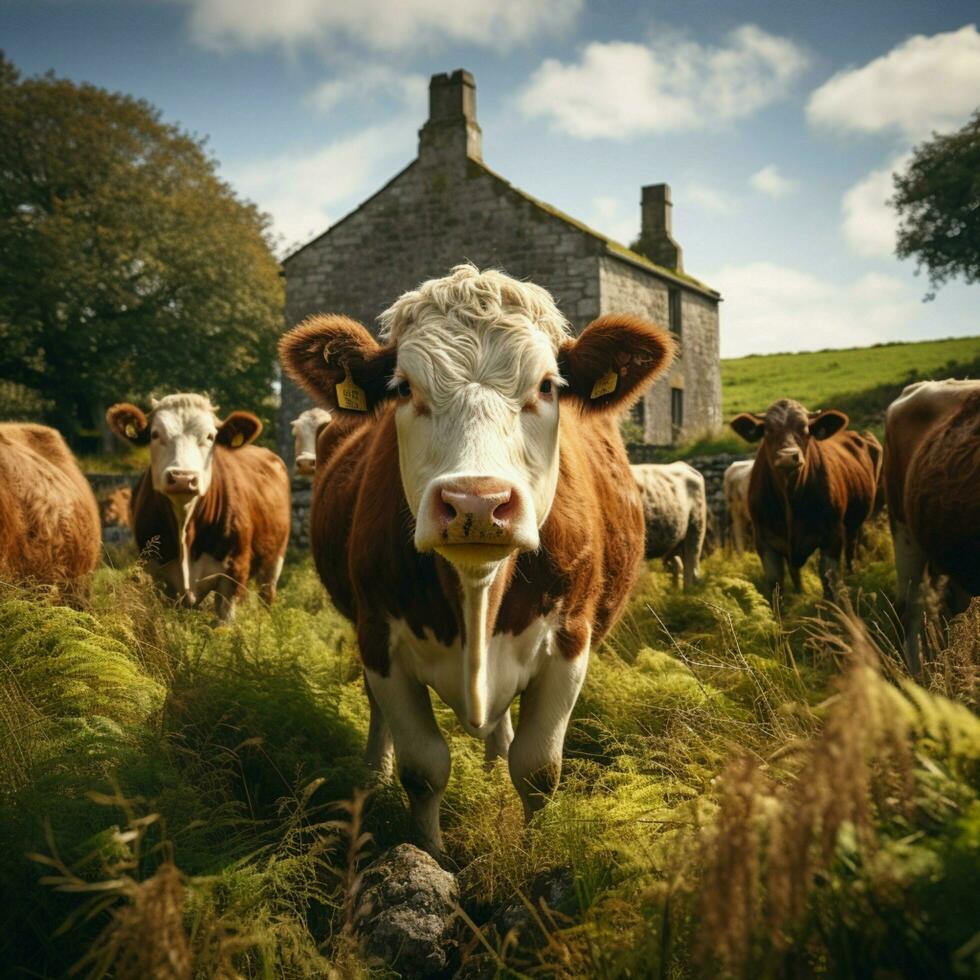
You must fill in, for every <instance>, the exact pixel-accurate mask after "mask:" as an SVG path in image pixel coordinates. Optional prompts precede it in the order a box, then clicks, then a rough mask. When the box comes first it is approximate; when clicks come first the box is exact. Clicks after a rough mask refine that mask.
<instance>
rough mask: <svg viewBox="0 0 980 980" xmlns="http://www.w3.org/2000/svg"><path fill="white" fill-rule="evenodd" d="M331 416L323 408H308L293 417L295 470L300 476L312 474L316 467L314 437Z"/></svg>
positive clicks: (291, 425)
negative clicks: (296, 416)
mask: <svg viewBox="0 0 980 980" xmlns="http://www.w3.org/2000/svg"><path fill="white" fill-rule="evenodd" d="M332 418H333V416H332V415H331V414H330V413H329V412H328V411H326V409H323V408H308V409H307V410H306V411H305V412H303V413H302V414H301V415H300V416H299V417H298V418H295V419H293V421H292V422H291V423H290V427H291V428H292V430H293V444H294V449H295V459H296V472H297V473H299V474H300V475H301V476H312V475H313V471H314V469H315V468H316V437H317V434H318V433H319V431H320V429H321V428H323V426H325V425H327V424H329V422H330V421H331V419H332Z"/></svg>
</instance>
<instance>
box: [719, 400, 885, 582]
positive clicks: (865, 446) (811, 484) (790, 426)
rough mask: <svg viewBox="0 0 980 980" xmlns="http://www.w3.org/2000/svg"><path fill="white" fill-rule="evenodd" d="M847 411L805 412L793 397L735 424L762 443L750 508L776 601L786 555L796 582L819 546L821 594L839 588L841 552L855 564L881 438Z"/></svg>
mask: <svg viewBox="0 0 980 980" xmlns="http://www.w3.org/2000/svg"><path fill="white" fill-rule="evenodd" d="M847 423H848V419H847V416H846V415H845V414H844V413H843V412H838V411H836V410H835V409H828V410H826V411H822V412H808V411H807V410H806V409H805V408H804V407H803V406H802V405H801V404H800V403H799V402H797V401H793V400H792V399H789V398H784V399H781V400H780V401H777V402H773V404H772V405H770V406H769V408H768V409H767V411H766V413H765V415H753V414H749V413H743V414H742V415H737V416H736V417H735V418H734V419H732V421H731V427H732V428H733V429H734V430H735V431H736V432H737V433H738V434H739V435H740V436H741V437H742V438H743V439H746V440H747V441H749V442H759V441H760V440H761V442H762V445H761V446H760V447H759V450H758V452H757V453H756V457H755V461H754V463H753V466H752V475H751V477H750V479H749V513H750V514H751V517H752V526H753V528H754V531H755V546H756V550H757V551H758V552H759V557H760V558H761V559H762V568H763V574H764V576H765V588H764V591H765V595H766V598H767V599H768V600H769V601H770V602H773V601H775V598H774V597H775V590H776V588H777V586H779V587H780V588H781V587H782V582H783V572H784V567H785V563H786V562H787V561H788V562H789V571H790V576H791V578H792V580H793V586H794V587H795V589H796V590H797V591H799V589H800V569H801V568H802V567H803V565H804V564H805V563H806V560H807V559H808V558H809V557H810V555H812V554H813V553H814V551H816V550H817V549H818V548H819V549H820V578H821V580H822V582H823V590H824V596H825V597H827V598H830V597H832V596H833V594H834V589H835V585H836V582H837V580H838V579H839V577H840V568H841V557H842V556H844V557H845V558H846V560H847V565H848V567H850V565H851V562H852V561H853V558H854V550H855V548H856V546H857V542H858V535H859V532H860V530H861V525H862V524H864V522H865V521H866V520H867V519H868V517H869V516H870V515H871V513H872V511H873V509H874V502H875V495H876V492H877V473H878V463H877V459H878V458H880V453H881V446H880V444H879V443H878V440H877V439H875V438H874V436H871V435H863V436H862V435H858V433H856V432H852V431H850V430H848V428H847Z"/></svg>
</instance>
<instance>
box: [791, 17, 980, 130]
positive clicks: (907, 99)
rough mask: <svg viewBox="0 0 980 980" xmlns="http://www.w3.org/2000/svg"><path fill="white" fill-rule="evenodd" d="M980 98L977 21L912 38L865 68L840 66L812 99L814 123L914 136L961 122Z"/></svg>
mask: <svg viewBox="0 0 980 980" xmlns="http://www.w3.org/2000/svg"><path fill="white" fill-rule="evenodd" d="M978 103H980V33H978V32H977V28H976V26H975V25H973V24H969V25H967V26H966V27H963V28H961V29H960V30H958V31H951V32H949V33H947V34H934V35H932V36H931V37H925V36H923V35H921V34H917V35H915V36H914V37H910V38H908V40H906V41H903V42H902V43H901V44H899V45H898V46H897V47H894V48H892V50H891V51H889V52H888V54H886V55H883V56H882V57H880V58H875V60H874V61H870V62H868V64H866V65H864V66H863V67H861V68H850V69H847V70H846V71H842V72H838V73H837V74H836V75H834V76H833V77H832V78H831V79H830V80H829V81H827V82H825V83H824V84H823V85H821V86H820V88H818V89H817V90H816V91H815V92H814V93H813V94H812V95H811V96H810V100H809V102H808V104H807V109H806V112H807V118H808V120H809V121H810V123H812V124H813V125H816V126H825V127H828V128H831V129H840V130H852V131H857V132H864V133H877V132H884V131H889V130H890V131H893V132H898V133H901V134H902V135H904V136H905V137H906V138H907V139H909V140H917V139H921V138H923V137H925V136H928V134H929V133H930V132H931V131H932V130H948V129H951V128H956V127H958V126H960V125H962V124H963V123H964V122H965V121H966V117H967V116H968V114H969V113H970V112H971V111H972V110H973V109H974V108H976V106H977V104H978Z"/></svg>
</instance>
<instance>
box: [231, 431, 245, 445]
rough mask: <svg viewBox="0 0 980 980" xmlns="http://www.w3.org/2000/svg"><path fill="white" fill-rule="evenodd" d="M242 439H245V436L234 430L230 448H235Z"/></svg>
mask: <svg viewBox="0 0 980 980" xmlns="http://www.w3.org/2000/svg"><path fill="white" fill-rule="evenodd" d="M244 441H245V436H243V435H242V434H241V433H240V432H236V433H235V434H234V435H233V436H232V437H231V448H232V449H237V448H238V447H239V446H240V445H241V444H242V443H243V442H244Z"/></svg>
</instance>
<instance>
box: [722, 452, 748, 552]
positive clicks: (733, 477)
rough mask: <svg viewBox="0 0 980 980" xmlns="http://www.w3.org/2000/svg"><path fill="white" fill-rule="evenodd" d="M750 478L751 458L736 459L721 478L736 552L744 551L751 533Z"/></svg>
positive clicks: (733, 546)
mask: <svg viewBox="0 0 980 980" xmlns="http://www.w3.org/2000/svg"><path fill="white" fill-rule="evenodd" d="M751 478H752V460H751V459H739V460H736V461H735V462H734V463H732V464H731V466H729V467H728V469H726V470H725V476H724V477H723V479H722V486H723V490H724V495H725V510H726V511H727V513H728V524H729V528H730V531H731V542H732V548H733V549H734V551H735V553H736V554H739V555H740V554H742V552H743V551H745V548H746V545H747V543H748V541H749V535H750V534H751V533H752V516H751V514H749V480H750V479H751Z"/></svg>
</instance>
